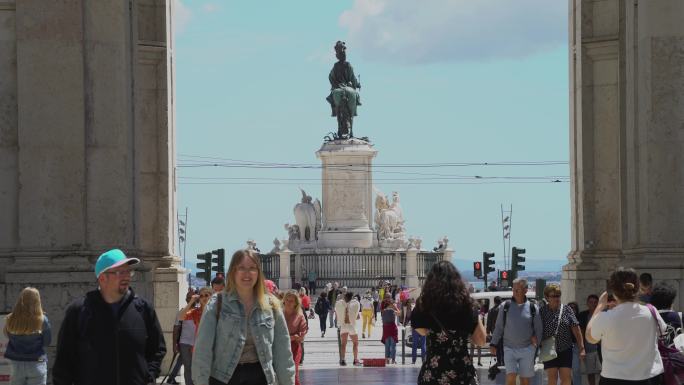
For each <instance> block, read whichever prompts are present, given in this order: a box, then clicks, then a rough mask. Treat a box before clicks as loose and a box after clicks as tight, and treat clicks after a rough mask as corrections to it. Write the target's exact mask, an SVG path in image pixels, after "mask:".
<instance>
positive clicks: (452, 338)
mask: <svg viewBox="0 0 684 385" xmlns="http://www.w3.org/2000/svg"><path fill="white" fill-rule="evenodd" d="M413 316H415V312H414V313H413V315H412V317H413ZM426 317H431V318H432V319H433V320H434V321H433V322H435V323H436V324H437V325H439V327H438V328H437V329H438V330H433V328H428V333H427V335H426V341H427V359H426V360H425V362H423V366H422V367H421V368H420V373H419V374H418V385H477V384H478V380H477V373H476V372H475V367H474V366H473V362H472V360H471V358H470V353H469V351H468V340H469V337H470V334H471V333H472V330H469V328H468V329H465V330H464V329H461V330H449V329H445V328H444V327H443V325H442V324H441V323H440V322H439V320H438V319H437V318H436V317H434V316H432V315H430V314H427V315H426ZM414 327H422V326H418V325H414Z"/></svg>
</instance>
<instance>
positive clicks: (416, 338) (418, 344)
mask: <svg viewBox="0 0 684 385" xmlns="http://www.w3.org/2000/svg"><path fill="white" fill-rule="evenodd" d="M411 338H412V339H413V341H412V345H411V360H412V362H413V363H414V364H415V363H416V359H417V355H418V348H420V358H421V360H422V361H423V362H425V350H426V348H425V336H421V335H420V334H418V332H417V331H416V329H412V330H411Z"/></svg>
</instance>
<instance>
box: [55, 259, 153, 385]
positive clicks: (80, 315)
mask: <svg viewBox="0 0 684 385" xmlns="http://www.w3.org/2000/svg"><path fill="white" fill-rule="evenodd" d="M139 262H140V260H139V259H137V258H127V257H126V256H125V255H124V253H123V252H122V251H121V250H118V249H113V250H110V251H108V252H106V253H104V254H102V255H101V256H100V257H99V258H98V260H97V263H96V264H95V275H96V276H97V281H98V284H99V287H98V289H97V290H93V291H91V292H88V293H87V294H86V295H85V297H83V298H79V299H77V300H76V301H74V302H73V303H72V304H71V305H69V307H68V308H67V310H66V315H65V317H64V321H63V322H62V327H61V328H60V330H59V337H58V340H57V357H56V359H55V365H54V367H53V368H52V381H53V384H54V385H96V384H97V385H144V384H148V383H153V382H155V380H156V378H157V376H159V371H160V366H161V361H162V359H163V358H164V355H165V354H166V346H165V343H164V336H163V334H162V330H161V326H160V325H159V320H158V319H157V313H156V312H155V311H154V308H153V307H152V305H151V304H150V303H149V302H147V301H146V300H144V299H142V298H140V297H138V296H136V295H135V293H134V292H133V290H132V289H131V288H130V287H129V285H130V281H131V277H132V276H133V274H134V271H132V270H131V265H134V264H136V263H139Z"/></svg>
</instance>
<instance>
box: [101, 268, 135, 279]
mask: <svg viewBox="0 0 684 385" xmlns="http://www.w3.org/2000/svg"><path fill="white" fill-rule="evenodd" d="M103 274H109V275H116V277H117V278H121V277H125V276H129V277H133V276H134V275H135V270H118V271H105V272H104V273H103Z"/></svg>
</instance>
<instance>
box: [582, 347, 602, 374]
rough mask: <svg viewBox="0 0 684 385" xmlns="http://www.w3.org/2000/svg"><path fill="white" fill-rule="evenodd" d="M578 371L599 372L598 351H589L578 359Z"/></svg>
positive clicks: (584, 372)
mask: <svg viewBox="0 0 684 385" xmlns="http://www.w3.org/2000/svg"><path fill="white" fill-rule="evenodd" d="M580 372H581V373H582V374H599V373H601V361H599V356H598V352H589V353H587V355H586V356H585V357H584V359H580Z"/></svg>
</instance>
